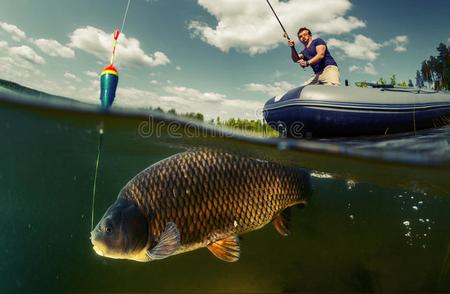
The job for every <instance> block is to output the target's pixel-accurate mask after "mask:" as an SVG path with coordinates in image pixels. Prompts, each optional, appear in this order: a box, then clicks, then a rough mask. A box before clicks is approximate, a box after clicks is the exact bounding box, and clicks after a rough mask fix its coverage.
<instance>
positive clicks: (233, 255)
mask: <svg viewBox="0 0 450 294" xmlns="http://www.w3.org/2000/svg"><path fill="white" fill-rule="evenodd" d="M207 247H208V249H209V251H211V252H212V253H213V254H214V255H215V256H216V257H217V258H220V259H222V260H223V261H227V262H235V261H238V259H239V256H240V248H239V237H238V236H237V235H235V236H232V237H228V238H226V239H222V240H219V241H216V242H214V243H211V244H209V245H208V246H207Z"/></svg>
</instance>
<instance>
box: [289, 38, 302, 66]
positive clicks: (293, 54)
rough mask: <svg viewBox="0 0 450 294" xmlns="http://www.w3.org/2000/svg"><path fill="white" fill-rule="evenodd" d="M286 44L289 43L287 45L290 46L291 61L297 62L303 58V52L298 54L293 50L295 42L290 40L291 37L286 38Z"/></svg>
mask: <svg viewBox="0 0 450 294" xmlns="http://www.w3.org/2000/svg"><path fill="white" fill-rule="evenodd" d="M288 45H289V47H291V58H292V61H294V62H298V61H299V60H302V59H304V58H305V57H304V56H303V54H298V53H297V52H296V51H295V50H294V46H295V42H294V41H292V40H291V39H288Z"/></svg>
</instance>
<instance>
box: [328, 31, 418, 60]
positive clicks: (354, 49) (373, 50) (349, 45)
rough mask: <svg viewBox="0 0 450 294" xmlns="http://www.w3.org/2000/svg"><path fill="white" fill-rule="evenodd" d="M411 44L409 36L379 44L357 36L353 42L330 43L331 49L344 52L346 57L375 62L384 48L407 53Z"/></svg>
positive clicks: (337, 41)
mask: <svg viewBox="0 0 450 294" xmlns="http://www.w3.org/2000/svg"><path fill="white" fill-rule="evenodd" d="M408 43H409V39H408V36H404V35H403V36H397V37H395V38H392V39H391V40H389V41H386V42H384V43H377V42H375V41H374V40H372V39H371V38H369V37H366V36H363V35H356V36H355V37H354V40H353V42H348V41H342V40H337V39H335V38H332V39H330V40H329V41H328V46H329V47H330V48H332V47H335V48H336V49H338V50H342V51H344V53H345V55H346V56H347V57H350V58H354V59H360V60H367V61H374V60H375V59H377V57H378V55H379V54H380V53H379V51H380V49H381V48H383V47H387V46H391V45H392V46H393V47H394V51H396V52H405V51H406V50H407V48H406V45H407V44H408Z"/></svg>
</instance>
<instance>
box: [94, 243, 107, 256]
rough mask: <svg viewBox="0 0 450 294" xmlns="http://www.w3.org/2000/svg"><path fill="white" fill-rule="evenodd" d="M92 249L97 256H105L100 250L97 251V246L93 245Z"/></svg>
mask: <svg viewBox="0 0 450 294" xmlns="http://www.w3.org/2000/svg"><path fill="white" fill-rule="evenodd" d="M92 248H93V249H94V251H95V253H97V254H98V255H100V256H105V253H104V252H103V251H102V250H101V249H99V248H98V247H97V246H95V245H94V246H92Z"/></svg>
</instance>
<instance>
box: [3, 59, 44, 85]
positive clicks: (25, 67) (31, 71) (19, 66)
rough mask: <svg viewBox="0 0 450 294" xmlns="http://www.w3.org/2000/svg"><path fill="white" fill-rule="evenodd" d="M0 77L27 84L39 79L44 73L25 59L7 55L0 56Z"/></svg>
mask: <svg viewBox="0 0 450 294" xmlns="http://www.w3.org/2000/svg"><path fill="white" fill-rule="evenodd" d="M0 77H1V78H3V79H6V80H10V81H15V82H17V83H21V84H29V83H30V82H33V81H41V80H42V78H43V77H45V74H44V73H42V72H41V71H40V70H39V69H36V68H35V67H34V66H33V65H32V64H31V63H29V62H28V61H26V60H22V59H17V58H13V57H11V56H7V57H0ZM36 86H38V83H36Z"/></svg>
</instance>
